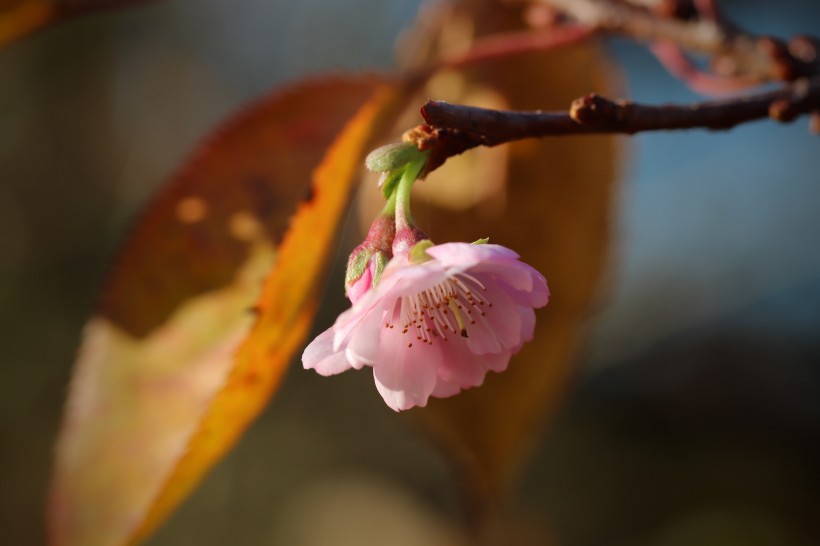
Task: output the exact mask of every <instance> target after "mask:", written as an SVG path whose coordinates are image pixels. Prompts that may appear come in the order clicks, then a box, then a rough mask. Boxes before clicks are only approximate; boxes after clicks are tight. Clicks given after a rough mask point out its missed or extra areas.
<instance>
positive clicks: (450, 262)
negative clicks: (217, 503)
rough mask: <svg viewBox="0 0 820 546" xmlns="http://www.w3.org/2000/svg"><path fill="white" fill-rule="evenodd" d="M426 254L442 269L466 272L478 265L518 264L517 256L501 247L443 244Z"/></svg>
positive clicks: (432, 248) (428, 250) (429, 249)
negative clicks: (496, 263)
mask: <svg viewBox="0 0 820 546" xmlns="http://www.w3.org/2000/svg"><path fill="white" fill-rule="evenodd" d="M427 253H428V254H429V255H430V256H432V257H433V258H435V259H436V260H437V261H438V262H439V263H440V264H441V265H443V266H444V267H447V268H450V267H455V268H457V269H458V270H459V271H466V270H467V269H469V268H471V267H475V266H476V265H478V264H484V263H495V262H512V263H518V257H519V256H518V254H516V253H515V252H514V251H512V250H510V249H509V248H507V247H504V246H501V245H491V244H484V245H473V244H470V243H444V244H441V245H435V246H432V247H430V248H428V249H427Z"/></svg>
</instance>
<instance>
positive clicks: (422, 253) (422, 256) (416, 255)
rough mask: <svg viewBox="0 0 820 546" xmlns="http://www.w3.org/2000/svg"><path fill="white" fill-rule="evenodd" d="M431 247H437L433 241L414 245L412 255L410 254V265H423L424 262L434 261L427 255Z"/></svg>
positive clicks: (427, 240) (428, 240) (423, 241)
mask: <svg viewBox="0 0 820 546" xmlns="http://www.w3.org/2000/svg"><path fill="white" fill-rule="evenodd" d="M431 246H435V243H433V241H431V240H430V239H424V240H422V241H419V242H418V243H416V244H414V245H413V248H411V249H410V253H409V254H408V258H409V259H410V263H414V264H422V263H424V262H429V261H430V260H432V259H433V257H432V256H430V255H429V254H427V249H428V248H430V247H431Z"/></svg>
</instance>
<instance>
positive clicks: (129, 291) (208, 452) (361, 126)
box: [49, 77, 393, 545]
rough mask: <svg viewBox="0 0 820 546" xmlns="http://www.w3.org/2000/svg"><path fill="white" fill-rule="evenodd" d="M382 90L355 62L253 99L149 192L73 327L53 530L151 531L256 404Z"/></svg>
mask: <svg viewBox="0 0 820 546" xmlns="http://www.w3.org/2000/svg"><path fill="white" fill-rule="evenodd" d="M392 96H393V94H392V93H391V88H390V86H389V85H387V84H386V83H385V82H384V80H382V79H380V78H376V77H358V78H353V77H350V78H333V79H330V80H327V81H316V82H312V83H308V84H302V85H300V86H297V87H294V88H291V89H289V90H287V91H286V92H284V93H279V94H276V95H274V96H272V97H271V98H269V99H265V100H262V101H260V102H259V103H257V104H255V105H254V106H252V107H251V108H250V109H248V110H247V111H246V112H245V113H244V114H242V115H240V116H238V117H237V118H236V119H234V120H233V121H231V122H230V123H228V124H227V125H226V126H225V127H224V128H223V129H222V130H221V131H219V132H217V133H216V134H215V136H214V137H212V138H211V139H210V140H209V141H207V142H206V144H205V145H204V146H203V147H202V148H201V150H200V151H199V152H198V153H197V154H196V155H195V156H194V157H193V159H192V160H191V161H190V162H189V163H188V165H187V167H186V168H185V169H184V170H183V171H182V173H181V174H180V175H179V176H178V177H177V178H176V179H175V180H173V181H172V183H171V184H169V185H168V186H167V188H165V189H164V190H163V191H162V192H161V193H160V194H159V195H158V197H157V198H156V199H155V200H154V201H153V202H152V203H151V204H150V205H149V207H148V209H147V212H146V213H145V214H144V215H143V216H142V217H141V218H140V219H139V221H138V222H137V224H136V226H135V228H134V230H133V231H132V233H131V234H130V236H129V238H128V240H127V241H126V244H125V245H124V247H123V251H122V254H121V256H120V258H119V260H118V261H117V264H116V265H115V267H114V268H113V270H112V272H111V274H110V277H109V279H108V282H107V283H106V287H105V291H104V296H103V298H102V302H101V306H100V309H99V312H98V314H97V316H95V317H94V318H92V320H91V321H90V322H89V324H88V326H87V328H86V338H85V341H84V343H83V346H82V347H81V350H80V354H79V358H78V362H77V367H76V370H75V376H74V379H73V382H72V385H71V392H70V396H69V400H68V405H67V408H66V416H65V422H64V424H63V428H62V430H61V433H60V439H59V442H58V448H57V460H56V468H55V476H54V481H53V485H52V494H51V502H50V513H49V531H50V539H51V543H52V544H55V545H77V544H124V543H129V542H134V541H137V540H138V539H140V538H142V537H144V536H146V535H147V534H148V533H150V531H151V530H153V529H154V528H155V527H156V526H157V525H158V524H159V523H161V521H162V520H163V519H164V518H165V517H167V515H168V514H169V512H170V511H171V510H173V509H174V508H175V507H176V505H177V504H178V503H179V502H180V501H181V500H182V499H183V498H184V497H185V495H186V494H187V493H188V492H190V490H191V489H192V488H193V487H194V486H195V485H196V483H197V482H198V481H199V480H200V479H201V477H202V476H203V474H204V473H205V472H206V471H207V470H208V468H210V466H211V465H212V464H213V463H214V462H215V461H216V460H218V459H219V458H220V457H221V456H222V455H223V454H224V453H225V452H226V451H227V450H228V449H230V447H231V446H232V445H233V444H234V443H235V441H236V439H237V438H238V437H239V435H240V434H241V432H242V431H243V430H244V429H245V427H246V426H247V424H248V423H249V422H250V421H251V420H252V419H253V418H254V417H255V416H256V415H257V414H258V412H259V411H260V410H261V409H262V408H263V407H264V405H265V403H266V402H267V400H268V399H269V397H270V395H271V393H272V392H273V390H274V389H275V387H276V386H277V384H278V382H279V379H280V378H281V376H282V373H283V372H284V370H285V367H286V365H287V363H288V361H289V358H290V356H291V353H292V352H293V351H294V350H295V349H296V348H297V347H298V346H299V344H300V343H301V341H302V338H303V337H304V335H305V334H306V333H307V331H308V329H309V327H310V322H311V320H312V317H313V307H314V298H315V295H314V287H315V286H316V283H317V281H318V280H319V279H320V277H321V274H322V269H323V265H324V263H325V261H326V256H327V254H328V251H329V248H330V246H331V244H332V242H333V239H334V237H335V234H336V224H337V221H338V219H339V217H340V215H341V213H342V211H343V210H344V207H345V206H346V203H347V200H348V195H349V194H350V191H351V189H352V187H353V185H354V184H353V183H354V180H355V175H356V174H357V173H358V172H359V168H360V167H359V166H360V164H361V158H362V157H363V154H364V152H365V151H366V148H365V147H366V145H367V144H366V143H367V141H368V139H369V136H370V134H371V131H372V129H373V127H374V126H375V125H376V122H377V121H378V119H377V118H378V116H379V114H380V112H382V110H383V109H384V106H385V105H386V104H388V103H389V99H390V98H391V97H392ZM340 131H341V133H340V134H339V136H338V138H337V137H336V135H337V133H339V132H340ZM323 158H324V159H323ZM320 163H321V165H320ZM316 165H320V166H319V167H318V168H316V169H315V170H314V167H315V166H316ZM311 179H312V180H313V183H312V184H311ZM294 212H295V215H294V216H293V217H292V218H291V216H292V215H293V214H294ZM279 241H282V242H281V245H280V246H279V247H278V248H277V246H276V245H277V243H278V242H279ZM274 263H275V267H274V269H273V272H272V273H271V274H270V276H269V277H268V279H267V280H266V281H264V288H262V282H263V279H265V276H266V275H267V274H268V271H270V269H271V266H273V265H274ZM260 289H261V299H260ZM249 333H250V335H248V334H249Z"/></svg>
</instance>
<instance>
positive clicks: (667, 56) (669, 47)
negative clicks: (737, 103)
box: [649, 40, 759, 96]
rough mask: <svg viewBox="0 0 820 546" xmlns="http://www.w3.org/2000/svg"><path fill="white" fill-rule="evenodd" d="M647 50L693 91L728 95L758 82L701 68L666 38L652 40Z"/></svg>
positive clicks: (754, 85) (710, 94)
mask: <svg viewBox="0 0 820 546" xmlns="http://www.w3.org/2000/svg"><path fill="white" fill-rule="evenodd" d="M649 50H650V51H652V53H653V54H654V55H655V57H656V58H657V59H658V60H659V61H660V62H661V64H663V66H664V68H666V70H667V71H668V72H669V73H670V74H672V75H673V76H675V77H676V78H678V79H679V80H681V81H682V82H684V83H685V84H686V85H687V86H689V88H690V89H692V90H693V91H695V92H697V93H700V94H702V95H709V96H721V95H729V94H732V93H737V92H738V91H744V90H747V89H753V88H754V87H756V86H757V85H759V82H754V81H751V80H744V79H742V78H732V77H727V76H719V75H717V74H714V73H711V72H706V71H704V70H701V69H700V68H698V67H697V66H695V64H694V63H693V62H692V61H691V60H689V57H687V56H686V54H685V53H684V52H683V50H681V48H680V47H678V45H677V44H675V43H673V42H670V41H668V40H657V41H655V42H652V43H651V44H650V46H649Z"/></svg>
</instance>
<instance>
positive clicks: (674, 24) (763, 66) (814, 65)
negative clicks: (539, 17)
mask: <svg viewBox="0 0 820 546" xmlns="http://www.w3.org/2000/svg"><path fill="white" fill-rule="evenodd" d="M538 1H539V2H540V3H542V4H545V5H548V6H550V7H552V8H553V9H555V10H557V11H558V12H560V13H563V14H564V15H565V16H568V17H570V18H571V19H574V20H575V21H577V22H579V23H581V24H586V25H589V26H590V27H592V28H595V29H597V30H600V31H604V32H608V33H613V34H620V35H624V36H627V37H630V38H633V39H635V40H639V41H644V42H647V43H653V42H656V41H666V42H671V43H674V44H676V45H678V46H679V47H680V48H682V49H684V50H686V51H689V52H692V53H702V54H706V55H709V56H710V57H711V59H712V66H713V68H714V69H715V70H716V71H717V72H718V73H719V74H720V75H721V76H731V77H740V78H742V79H744V80H751V81H755V82H767V81H793V80H796V79H798V78H801V77H806V76H812V75H815V74H818V73H820V56H818V53H817V51H818V42H817V40H815V39H810V38H807V37H804V36H798V37H795V38H793V39H792V40H791V41H790V42H789V43H788V44H787V43H785V42H783V41H782V40H779V39H777V38H773V37H769V36H756V35H753V34H750V33H748V32H743V31H741V30H740V29H739V28H738V27H737V26H735V25H733V24H731V23H730V22H728V21H727V20H726V19H725V17H723V15H722V14H721V13H720V11H719V9H718V7H717V3H716V2H715V1H714V0H710V1H707V0H693V1H694V8H695V11H694V18H690V19H684V18H682V17H680V15H681V14H680V13H675V10H674V9H673V10H672V12H671V13H670V9H669V8H668V6H666V7H665V8H664V6H665V5H666V4H667V3H665V2H658V3H657V4H658V5H657V6H656V7H655V9H654V10H652V9H647V7H646V6H641V5H634V4H645V2H634V0H633V2H632V3H625V2H614V1H609V0H538ZM671 3H672V4H674V5H676V6H677V7H678V8H680V7H681V5H682V4H683V3H684V2H682V0H678V2H674V1H672V2H671ZM649 4H654V3H652V2H650V3H649Z"/></svg>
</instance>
